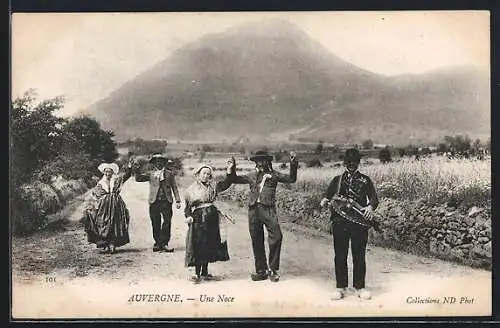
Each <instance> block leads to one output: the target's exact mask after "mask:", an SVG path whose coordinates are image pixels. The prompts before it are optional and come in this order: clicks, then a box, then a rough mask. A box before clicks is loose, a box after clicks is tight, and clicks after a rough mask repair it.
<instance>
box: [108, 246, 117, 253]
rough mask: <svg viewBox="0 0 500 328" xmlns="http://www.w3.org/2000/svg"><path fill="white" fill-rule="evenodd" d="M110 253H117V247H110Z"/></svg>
mask: <svg viewBox="0 0 500 328" xmlns="http://www.w3.org/2000/svg"><path fill="white" fill-rule="evenodd" d="M109 252H110V253H111V254H115V253H116V247H115V245H110V246H109Z"/></svg>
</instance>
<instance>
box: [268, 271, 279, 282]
mask: <svg viewBox="0 0 500 328" xmlns="http://www.w3.org/2000/svg"><path fill="white" fill-rule="evenodd" d="M269 280H271V281H272V282H278V281H279V280H280V275H279V273H278V270H269Z"/></svg>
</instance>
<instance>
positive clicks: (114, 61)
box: [12, 11, 490, 115]
mask: <svg viewBox="0 0 500 328" xmlns="http://www.w3.org/2000/svg"><path fill="white" fill-rule="evenodd" d="M276 16H278V17H280V18H282V19H283V18H285V19H288V20H290V21H291V22H292V23H294V24H296V25H297V26H298V27H300V28H302V29H303V30H304V31H305V32H306V33H308V34H309V35H310V36H311V37H313V38H315V39H316V40H318V41H319V42H320V43H322V44H323V45H324V46H325V47H326V48H328V49H330V50H331V51H332V52H334V53H335V54H336V55H337V56H339V57H341V58H343V59H344V60H347V61H349V62H351V63H353V64H355V65H357V66H359V67H361V68H364V69H367V70H370V71H373V72H376V73H381V74H386V75H396V74H401V73H421V72H425V71H428V70H432V69H435V68H439V67H443V66H452V65H476V66H481V67H484V68H489V63H490V59H489V57H490V48H489V40H490V36H489V13H488V12H487V11H460V12H457V11H455V12H452V11H443V12H437V11H434V12H429V11H427V12H425V11H421V12H321V13H319V12H302V13H298V12H294V13H286V12H282V13H113V14H110V13H100V14H99V13H91V14H90V13H89V14H76V13H69V14H62V13H58V14H50V13H43V14H14V15H13V16H12V93H13V96H14V97H15V96H17V95H19V94H20V93H22V92H24V91H26V90H27V89H28V88H35V89H37V91H38V94H39V95H40V97H43V98H45V97H51V96H56V95H65V97H66V99H67V103H66V108H65V109H64V112H63V113H60V114H61V115H71V114H72V113H74V112H76V111H77V110H79V109H83V108H84V107H85V106H87V105H90V104H92V103H93V102H95V101H97V100H99V99H101V98H103V97H105V96H106V95H107V94H109V93H110V92H112V91H113V90H115V89H117V88H118V87H120V86H121V85H122V84H123V83H125V82H126V81H127V80H129V79H131V78H133V77H135V76H136V75H138V74H140V73H141V72H143V71H144V70H146V69H147V68H149V67H151V66H153V65H154V64H156V63H157V62H159V61H161V60H163V59H165V58H166V57H167V56H168V55H169V54H170V53H171V52H172V51H173V50H175V49H176V48H178V47H180V46H182V45H183V44H186V43H189V42H190V41H193V40H195V39H196V38H198V37H200V36H201V35H203V34H206V33H217V32H222V31H224V30H225V29H227V28H229V27H231V26H233V25H236V24H239V23H242V22H246V21H255V20H261V19H263V18H265V17H276Z"/></svg>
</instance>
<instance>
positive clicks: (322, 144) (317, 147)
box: [316, 141, 324, 155]
mask: <svg viewBox="0 0 500 328" xmlns="http://www.w3.org/2000/svg"><path fill="white" fill-rule="evenodd" d="M323 147H324V142H323V141H320V142H319V143H318V145H317V146H316V154H317V155H319V154H321V153H322V152H323Z"/></svg>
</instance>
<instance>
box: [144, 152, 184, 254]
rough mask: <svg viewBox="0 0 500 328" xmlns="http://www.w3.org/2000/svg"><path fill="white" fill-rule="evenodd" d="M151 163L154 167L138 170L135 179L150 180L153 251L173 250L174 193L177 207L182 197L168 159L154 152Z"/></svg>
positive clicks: (149, 198)
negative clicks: (171, 245)
mask: <svg viewBox="0 0 500 328" xmlns="http://www.w3.org/2000/svg"><path fill="white" fill-rule="evenodd" d="M150 163H151V164H152V166H153V169H152V170H151V171H149V172H147V173H146V174H139V173H138V172H137V171H136V174H135V181H137V182H144V181H149V197H148V202H149V217H150V218H151V225H152V226H153V238H154V240H155V244H154V246H153V252H160V251H166V252H173V251H174V249H173V248H169V247H168V243H169V242H170V232H171V226H172V203H173V199H172V194H173V195H174V198H175V203H176V204H175V206H176V208H177V209H180V208H181V199H180V197H179V191H178V189H177V183H176V182H175V175H174V173H173V172H172V171H170V170H168V169H167V168H166V167H165V166H166V164H167V163H168V160H167V158H165V157H163V155H162V154H159V153H156V154H154V155H153V156H152V157H151V159H150ZM162 218H163V222H162Z"/></svg>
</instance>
